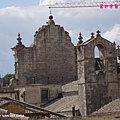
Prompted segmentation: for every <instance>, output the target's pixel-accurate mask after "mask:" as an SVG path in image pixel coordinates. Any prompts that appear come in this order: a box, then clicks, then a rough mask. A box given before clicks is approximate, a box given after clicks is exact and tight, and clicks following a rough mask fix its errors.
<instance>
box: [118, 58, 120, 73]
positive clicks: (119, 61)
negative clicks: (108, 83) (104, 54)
mask: <svg viewBox="0 0 120 120" xmlns="http://www.w3.org/2000/svg"><path fill="white" fill-rule="evenodd" d="M117 73H120V56H118V57H117Z"/></svg>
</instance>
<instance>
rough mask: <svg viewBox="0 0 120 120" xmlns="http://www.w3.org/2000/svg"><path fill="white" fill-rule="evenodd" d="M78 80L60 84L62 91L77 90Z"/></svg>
mask: <svg viewBox="0 0 120 120" xmlns="http://www.w3.org/2000/svg"><path fill="white" fill-rule="evenodd" d="M78 81H79V80H77V81H73V82H70V83H68V84H65V85H63V86H62V91H63V92H70V91H78Z"/></svg>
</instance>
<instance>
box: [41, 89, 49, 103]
mask: <svg viewBox="0 0 120 120" xmlns="http://www.w3.org/2000/svg"><path fill="white" fill-rule="evenodd" d="M48 100H49V91H48V90H42V91H41V102H43V103H44V102H47V101H48Z"/></svg>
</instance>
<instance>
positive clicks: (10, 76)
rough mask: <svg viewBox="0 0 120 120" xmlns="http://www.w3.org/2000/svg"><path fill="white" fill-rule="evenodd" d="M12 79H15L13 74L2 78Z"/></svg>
mask: <svg viewBox="0 0 120 120" xmlns="http://www.w3.org/2000/svg"><path fill="white" fill-rule="evenodd" d="M14 77H15V74H6V75H5V76H4V77H3V78H7V79H11V78H14Z"/></svg>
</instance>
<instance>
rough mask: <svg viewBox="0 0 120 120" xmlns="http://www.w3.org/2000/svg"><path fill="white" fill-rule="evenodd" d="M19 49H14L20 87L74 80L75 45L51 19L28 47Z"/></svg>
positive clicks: (75, 65)
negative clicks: (21, 85)
mask: <svg viewBox="0 0 120 120" xmlns="http://www.w3.org/2000/svg"><path fill="white" fill-rule="evenodd" d="M18 47H19V46H18ZM18 47H17V48H16V49H15V50H14V51H15V58H16V59H17V62H16V64H15V71H16V74H17V75H16V76H17V78H18V79H20V81H21V84H23V85H24V84H26V83H28V84H36V83H42V84H65V83H68V82H70V81H73V80H77V63H76V49H75V46H74V45H73V43H72V42H71V38H70V36H69V33H68V32H67V31H65V30H64V28H63V27H60V25H55V23H54V21H53V20H51V19H50V20H49V21H48V24H47V25H43V26H42V27H41V28H39V29H38V31H36V33H35V37H34V42H33V43H32V44H31V46H30V47H24V48H22V49H20V50H18Z"/></svg>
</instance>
